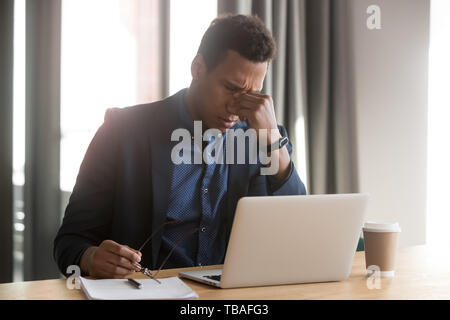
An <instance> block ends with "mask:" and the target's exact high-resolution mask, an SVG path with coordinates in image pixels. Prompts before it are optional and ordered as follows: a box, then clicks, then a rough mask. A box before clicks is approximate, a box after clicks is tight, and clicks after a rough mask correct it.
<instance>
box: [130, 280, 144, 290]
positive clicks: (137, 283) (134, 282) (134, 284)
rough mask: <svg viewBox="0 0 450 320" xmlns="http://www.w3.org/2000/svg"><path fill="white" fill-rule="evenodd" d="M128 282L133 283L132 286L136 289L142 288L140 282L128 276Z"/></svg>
mask: <svg viewBox="0 0 450 320" xmlns="http://www.w3.org/2000/svg"><path fill="white" fill-rule="evenodd" d="M128 282H129V283H131V284H133V286H135V287H136V288H137V289H142V283H140V282H137V281H136V280H134V279H130V278H128Z"/></svg>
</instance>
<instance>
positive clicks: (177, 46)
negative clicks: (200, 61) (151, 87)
mask: <svg viewBox="0 0 450 320" xmlns="http://www.w3.org/2000/svg"><path fill="white" fill-rule="evenodd" d="M216 16H217V1H211V0H190V1H186V0H171V1H170V85H169V88H170V94H174V93H176V92H177V91H178V90H180V89H182V88H186V87H189V85H190V81H191V62H192V59H193V58H194V57H195V55H196V54H197V49H198V47H199V45H200V41H201V40H202V36H203V34H204V33H205V31H206V29H207V28H208V26H209V24H210V23H211V21H212V20H213V19H214V18H215V17H216ZM193 17H195V19H193Z"/></svg>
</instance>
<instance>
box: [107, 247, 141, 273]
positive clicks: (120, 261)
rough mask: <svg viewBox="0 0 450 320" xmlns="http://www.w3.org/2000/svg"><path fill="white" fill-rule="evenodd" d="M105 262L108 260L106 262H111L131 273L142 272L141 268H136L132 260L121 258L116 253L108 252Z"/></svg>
mask: <svg viewBox="0 0 450 320" xmlns="http://www.w3.org/2000/svg"><path fill="white" fill-rule="evenodd" d="M105 260H106V262H109V263H111V264H113V265H116V266H120V267H122V268H125V269H127V270H129V271H131V272H133V271H139V270H140V268H138V267H137V266H134V265H133V264H132V262H131V261H130V260H128V259H127V258H125V257H121V256H119V255H117V254H115V253H111V252H106V254H105Z"/></svg>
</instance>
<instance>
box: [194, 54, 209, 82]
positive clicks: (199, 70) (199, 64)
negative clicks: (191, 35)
mask: <svg viewBox="0 0 450 320" xmlns="http://www.w3.org/2000/svg"><path fill="white" fill-rule="evenodd" d="M206 71H207V70H206V63H205V59H203V56H202V55H201V54H197V55H196V56H195V58H194V60H192V64H191V75H192V80H194V81H195V80H199V79H200V78H201V77H203V76H204V75H205V74H206Z"/></svg>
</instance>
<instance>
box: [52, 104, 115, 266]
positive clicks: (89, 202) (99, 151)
mask: <svg viewBox="0 0 450 320" xmlns="http://www.w3.org/2000/svg"><path fill="white" fill-rule="evenodd" d="M117 112H118V111H116V110H113V109H110V110H108V111H107V113H106V115H105V122H104V123H103V125H102V126H101V127H100V128H99V129H98V131H97V133H96V134H95V136H94V138H93V140H92V141H91V143H90V145H89V147H88V150H87V152H86V155H85V157H84V159H83V162H82V164H81V167H80V171H79V174H78V177H77V181H76V184H75V187H74V190H73V192H72V195H71V197H70V200H69V204H68V206H67V208H66V211H65V215H64V219H63V222H62V225H61V227H60V229H59V231H58V233H57V235H56V238H55V240H54V247H53V255H54V258H55V260H56V262H57V264H58V267H59V269H60V271H61V272H62V273H63V274H66V270H67V267H68V266H70V265H79V263H80V259H81V256H82V255H83V253H84V251H85V250H86V249H87V248H89V247H91V246H98V245H99V244H100V243H101V242H102V241H103V240H104V239H107V238H108V235H109V233H110V226H111V219H112V211H113V209H112V207H113V197H114V186H115V175H114V172H115V167H116V159H117V148H118V147H117V146H118V141H117V135H116V131H117V130H116V129H117V128H115V125H114V122H115V121H114V118H115V117H116V113H117Z"/></svg>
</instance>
